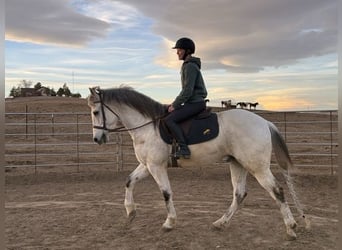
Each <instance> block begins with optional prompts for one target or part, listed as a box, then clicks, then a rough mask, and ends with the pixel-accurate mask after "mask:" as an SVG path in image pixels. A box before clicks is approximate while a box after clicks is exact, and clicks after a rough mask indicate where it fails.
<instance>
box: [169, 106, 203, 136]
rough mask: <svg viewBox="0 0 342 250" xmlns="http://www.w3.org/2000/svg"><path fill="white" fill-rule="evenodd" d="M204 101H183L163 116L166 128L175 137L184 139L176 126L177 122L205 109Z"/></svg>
mask: <svg viewBox="0 0 342 250" xmlns="http://www.w3.org/2000/svg"><path fill="white" fill-rule="evenodd" d="M205 106H206V105H205V102H204V101H203V102H194V103H185V104H184V105H183V106H182V107H181V108H179V109H176V110H174V111H172V112H171V113H170V114H169V115H168V116H167V117H165V118H164V120H165V122H166V125H167V126H168V128H169V129H170V130H171V132H173V133H174V134H175V136H176V137H178V138H176V139H178V140H180V141H182V140H184V139H183V138H179V137H183V136H182V135H181V129H180V128H179V126H178V123H180V122H182V121H184V120H186V119H188V118H190V117H191V116H194V115H196V114H198V113H200V112H201V111H203V110H205Z"/></svg>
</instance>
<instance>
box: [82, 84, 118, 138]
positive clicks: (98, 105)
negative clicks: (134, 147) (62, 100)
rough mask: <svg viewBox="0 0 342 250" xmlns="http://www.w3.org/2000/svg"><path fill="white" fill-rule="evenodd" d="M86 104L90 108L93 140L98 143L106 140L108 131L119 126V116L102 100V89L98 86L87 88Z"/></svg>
mask: <svg viewBox="0 0 342 250" xmlns="http://www.w3.org/2000/svg"><path fill="white" fill-rule="evenodd" d="M89 90H90V95H89V97H88V106H89V107H90V109H91V120H92V124H93V140H94V142H96V143H98V144H102V143H106V142H107V141H108V132H109V131H113V130H115V129H116V128H118V126H120V124H121V122H120V118H119V116H118V115H117V114H116V113H115V112H114V111H113V110H112V109H111V108H110V107H109V106H108V105H107V104H106V103H104V100H103V91H102V90H100V88H99V87H94V88H89Z"/></svg>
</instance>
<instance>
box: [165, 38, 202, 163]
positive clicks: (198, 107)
mask: <svg viewBox="0 0 342 250" xmlns="http://www.w3.org/2000/svg"><path fill="white" fill-rule="evenodd" d="M173 49H177V55H178V59H179V60H183V61H184V62H183V65H182V68H181V83H182V90H181V91H180V93H179V94H178V96H177V97H176V98H175V100H174V101H173V102H172V104H170V105H169V106H168V112H169V115H168V116H167V117H166V118H165V121H166V125H167V126H168V128H169V129H170V130H171V132H172V134H173V136H174V137H175V139H176V141H177V143H178V146H179V150H178V151H177V152H176V155H175V156H176V157H177V158H179V157H181V156H182V157H184V158H190V154H191V153H190V150H189V148H188V145H187V143H186V140H185V138H184V135H183V131H182V129H181V128H180V126H179V125H178V124H179V123H180V122H182V121H184V120H186V119H188V118H189V117H191V116H193V115H196V114H198V113H200V112H201V111H203V110H204V109H205V98H206V97H207V90H206V87H205V84H204V81H203V77H202V74H201V71H200V69H201V60H200V58H198V57H193V56H192V54H193V53H195V43H194V42H193V41H192V40H191V39H189V38H185V37H184V38H180V39H179V40H178V41H177V42H176V45H175V46H174V47H173Z"/></svg>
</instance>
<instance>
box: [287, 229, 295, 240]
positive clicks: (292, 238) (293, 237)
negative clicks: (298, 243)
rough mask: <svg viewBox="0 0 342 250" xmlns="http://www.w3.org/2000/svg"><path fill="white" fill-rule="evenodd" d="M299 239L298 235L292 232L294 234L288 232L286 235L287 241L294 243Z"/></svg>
mask: <svg viewBox="0 0 342 250" xmlns="http://www.w3.org/2000/svg"><path fill="white" fill-rule="evenodd" d="M296 239H297V235H296V234H295V233H294V232H293V231H292V232H287V234H286V240H288V241H293V240H296Z"/></svg>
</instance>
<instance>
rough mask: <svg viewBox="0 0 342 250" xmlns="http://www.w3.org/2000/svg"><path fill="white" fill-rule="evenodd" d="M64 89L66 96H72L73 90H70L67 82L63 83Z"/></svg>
mask: <svg viewBox="0 0 342 250" xmlns="http://www.w3.org/2000/svg"><path fill="white" fill-rule="evenodd" d="M63 91H64V95H65V96H67V97H70V96H71V91H70V89H69V87H68V86H67V84H66V83H64V84H63Z"/></svg>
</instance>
